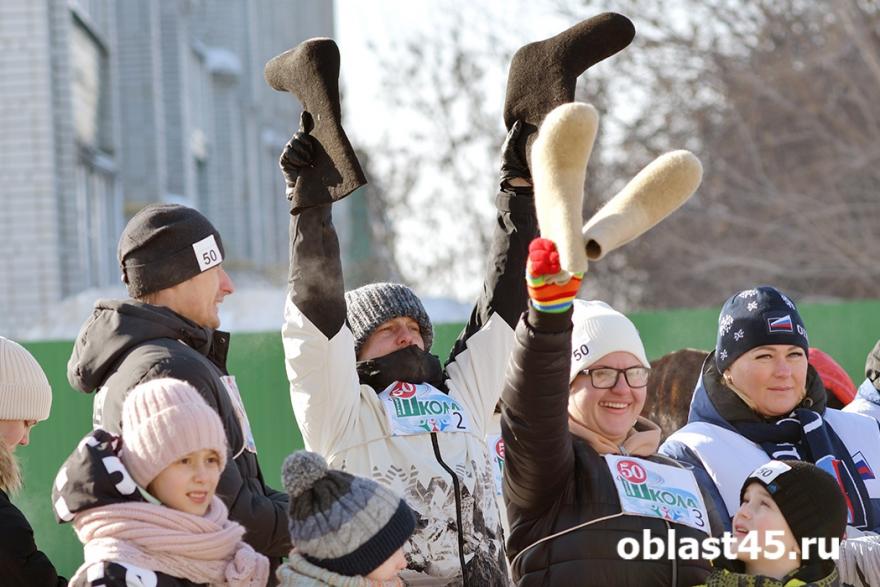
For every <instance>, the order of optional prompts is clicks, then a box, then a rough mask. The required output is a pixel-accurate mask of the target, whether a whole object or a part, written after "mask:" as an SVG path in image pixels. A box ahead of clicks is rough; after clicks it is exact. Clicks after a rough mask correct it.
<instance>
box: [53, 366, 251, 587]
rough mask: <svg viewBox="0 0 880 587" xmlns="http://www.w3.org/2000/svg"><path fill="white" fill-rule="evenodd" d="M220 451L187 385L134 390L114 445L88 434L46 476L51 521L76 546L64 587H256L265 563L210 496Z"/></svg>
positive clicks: (212, 416)
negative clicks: (76, 561) (61, 525)
mask: <svg viewBox="0 0 880 587" xmlns="http://www.w3.org/2000/svg"><path fill="white" fill-rule="evenodd" d="M227 451H228V449H227V446H226V435H225V433H224V430H223V424H222V423H221V421H220V418H219V417H218V416H217V413H216V412H215V411H214V410H213V409H211V407H210V406H208V404H207V403H205V400H204V399H203V398H202V397H201V395H199V393H198V392H197V391H196V390H195V389H194V388H193V387H192V386H191V385H190V384H188V383H186V382H184V381H179V380H177V379H155V380H153V381H149V382H147V383H143V384H141V385H138V386H137V387H135V388H134V389H133V390H132V391H131V393H130V394H129V396H128V398H127V399H126V400H125V405H124V407H123V412H122V438H119V437H116V436H113V435H111V434H109V433H108V432H106V431H104V430H100V429H98V430H94V431H93V432H91V433H89V434H88V435H87V436H86V437H85V438H84V439H83V440H82V441H81V442H80V443H79V446H78V447H77V449H76V450H75V451H74V452H73V454H72V455H71V456H70V457H69V458H68V459H67V461H66V462H65V463H64V466H62V467H61V470H60V471H59V472H58V476H57V478H56V479H55V486H54V489H53V492H52V499H53V504H54V506H55V514H56V516H57V518H58V520H59V522H71V521H72V522H73V527H74V529H75V530H76V534H77V537H79V539H80V541H81V542H82V543H83V545H84V558H85V562H84V563H83V565H82V566H81V567H80V568H79V570H78V571H77V572H76V574H75V575H74V577H73V578H72V579H71V586H72V587H82V586H94V587H97V586H99V585H100V586H102V587H114V586H119V587H125V586H127V585H132V584H143V585H155V586H156V587H166V586H167V587H182V586H191V585H193V584H210V585H230V586H232V587H258V586H259V587H262V586H263V585H266V583H267V581H268V578H269V561H268V559H266V557H264V556H263V555H261V554H258V553H257V552H255V551H254V550H253V549H252V548H251V547H250V546H249V545H247V544H246V543H244V542H243V541H242V536H243V535H244V532H245V530H244V528H243V527H242V526H241V525H240V524H238V523H236V522H232V521H230V520H229V518H228V511H227V509H226V506H225V505H224V504H223V502H222V501H221V500H220V499H219V498H218V497H217V496H216V495H215V491H216V489H217V483H218V482H219V480H220V473H221V472H222V471H223V468H224V466H225V464H226V459H227ZM138 581H139V582H138Z"/></svg>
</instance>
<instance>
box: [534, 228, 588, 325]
mask: <svg viewBox="0 0 880 587" xmlns="http://www.w3.org/2000/svg"><path fill="white" fill-rule="evenodd" d="M583 277H584V274H583V273H569V272H568V271H564V270H563V269H562V268H561V267H560V266H559V251H557V250H556V245H555V244H554V243H553V241H551V240H549V239H546V238H540V237H539V238H536V239H535V240H533V241H532V242H531V243H530V244H529V260H528V262H527V263H526V285H527V286H528V290H529V298H530V299H531V300H532V307H534V308H535V309H536V310H538V311H539V312H549V313H552V314H559V313H561V312H565V311H566V310H568V309H569V308H570V307H571V304H572V302H573V301H574V298H575V297H576V296H577V292H578V289H580V287H581V280H582V279H583Z"/></svg>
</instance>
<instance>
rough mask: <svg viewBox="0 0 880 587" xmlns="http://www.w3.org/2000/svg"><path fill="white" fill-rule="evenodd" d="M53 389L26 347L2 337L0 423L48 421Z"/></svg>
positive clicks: (0, 352) (0, 353)
mask: <svg viewBox="0 0 880 587" xmlns="http://www.w3.org/2000/svg"><path fill="white" fill-rule="evenodd" d="M51 407H52V387H51V386H50V385H49V380H48V379H47V378H46V374H45V373H44V372H43V369H42V368H41V367H40V364H39V363H37V360H36V359H35V358H34V357H33V355H31V354H30V353H29V352H27V350H25V348H24V347H23V346H21V345H20V344H18V343H17V342H14V341H11V340H9V339H8V338H3V337H2V336H0V420H45V419H46V418H48V417H49V409H50V408H51Z"/></svg>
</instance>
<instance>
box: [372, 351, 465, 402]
mask: <svg viewBox="0 0 880 587" xmlns="http://www.w3.org/2000/svg"><path fill="white" fill-rule="evenodd" d="M357 373H358V379H360V382H361V383H362V384H364V385H369V386H370V387H372V388H373V389H375V390H376V393H381V392H382V391H384V390H385V388H387V387H388V386H389V385H391V384H392V383H394V382H395V381H406V382H407V383H430V384H431V385H433V386H434V387H436V388H437V389H439V390H440V391H442V392H444V393H448V390H447V389H446V383H445V382H444V378H443V368H442V367H441V366H440V359H438V358H437V357H436V356H434V355H432V354H430V353H427V352H425V351H423V350H422V349H420V348H419V347H417V346H416V345H411V346H408V347H406V348H404V349H400V350H399V351H394V352H393V353H389V354H387V355H385V356H383V357H378V358H375V359H369V360H366V361H358V362H357Z"/></svg>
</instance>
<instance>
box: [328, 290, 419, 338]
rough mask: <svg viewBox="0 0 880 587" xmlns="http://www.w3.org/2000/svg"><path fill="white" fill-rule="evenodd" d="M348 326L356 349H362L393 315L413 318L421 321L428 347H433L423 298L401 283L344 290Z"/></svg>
mask: <svg viewBox="0 0 880 587" xmlns="http://www.w3.org/2000/svg"><path fill="white" fill-rule="evenodd" d="M345 304H346V306H347V316H346V319H347V321H348V326H349V328H351V333H352V334H353V335H354V352H355V353H357V352H359V351H360V350H361V346H363V344H364V343H365V342H366V341H367V339H368V338H369V337H370V335H371V334H372V333H373V331H374V330H375V329H376V328H377V327H378V326H380V325H381V324H382V323H384V322H387V321H388V320H391V319H392V318H400V317H406V318H412V319H413V320H415V321H416V322H418V324H419V330H420V331H421V334H422V340H423V341H424V342H425V350H426V351H429V350H431V344H432V343H433V342H434V328H433V326H431V319H430V318H429V317H428V313H427V312H426V311H425V307H424V306H423V305H422V302H421V300H419V298H418V296H416V294H415V293H413V291H412V290H411V289H410V288H408V287H407V286H405V285H402V284H399V283H370V284H368V285H364V286H362V287H359V288H357V289H353V290H351V291H347V292H345Z"/></svg>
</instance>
